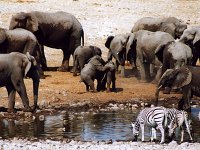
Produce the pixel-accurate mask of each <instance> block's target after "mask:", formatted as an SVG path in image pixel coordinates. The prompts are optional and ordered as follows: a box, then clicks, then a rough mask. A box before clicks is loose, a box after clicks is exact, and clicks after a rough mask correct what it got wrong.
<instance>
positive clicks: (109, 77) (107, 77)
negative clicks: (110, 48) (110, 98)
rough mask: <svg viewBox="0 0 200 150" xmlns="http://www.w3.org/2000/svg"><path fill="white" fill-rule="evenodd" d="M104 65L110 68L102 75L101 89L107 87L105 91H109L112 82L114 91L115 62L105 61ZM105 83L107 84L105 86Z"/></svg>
mask: <svg viewBox="0 0 200 150" xmlns="http://www.w3.org/2000/svg"><path fill="white" fill-rule="evenodd" d="M105 67H109V68H110V69H109V70H108V71H107V72H106V73H105V74H104V77H103V79H102V90H104V89H106V87H107V92H110V91H111V89H110V85H111V83H112V91H116V85H115V81H116V77H115V71H116V67H115V64H114V63H113V62H112V61H111V60H110V61H108V62H107V63H106V65H105ZM106 84H107V86H106Z"/></svg>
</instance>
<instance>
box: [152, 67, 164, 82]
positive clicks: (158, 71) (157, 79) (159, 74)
mask: <svg viewBox="0 0 200 150" xmlns="http://www.w3.org/2000/svg"><path fill="white" fill-rule="evenodd" d="M161 76H162V66H160V67H159V68H158V70H157V73H156V76H155V79H154V81H153V83H158V81H159V80H160V78H161Z"/></svg>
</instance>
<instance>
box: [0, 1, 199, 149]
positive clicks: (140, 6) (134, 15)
mask: <svg viewBox="0 0 200 150" xmlns="http://www.w3.org/2000/svg"><path fill="white" fill-rule="evenodd" d="M35 10H38V11H47V12H55V11H66V12H70V13H72V14H74V15H75V16H76V17H77V18H78V20H79V21H80V22H81V24H82V25H83V28H84V32H85V45H96V46H99V47H100V48H101V49H102V50H103V58H104V59H105V60H106V57H107V52H108V50H107V49H106V48H105V46H104V43H105V41H106V38H107V37H108V36H109V35H116V34H119V33H126V32H130V30H131V28H132V26H133V25H134V22H136V21H137V20H138V19H140V18H141V17H146V16H151V17H167V16H174V17H177V18H179V19H182V20H183V21H185V22H187V23H188V26H198V25H200V18H199V16H200V12H199V10H200V1H198V0H167V1H166V0H106V1H103V0H95V1H91V0H1V1H0V26H1V27H4V28H8V26H9V21H10V18H11V16H12V15H13V14H15V13H17V12H21V11H24V12H27V11H35ZM45 54H46V57H47V61H48V66H49V67H58V66H59V65H60V64H61V61H62V52H61V50H56V49H51V48H47V47H45ZM71 64H72V60H71ZM45 75H46V76H47V77H46V79H41V82H40V89H39V104H40V103H44V102H45V103H48V104H50V105H51V106H57V107H59V106H63V105H66V104H74V103H75V104H76V103H78V102H84V103H95V104H100V103H106V102H109V101H117V102H120V103H122V102H127V101H129V102H134V101H147V102H148V101H150V100H153V99H154V93H155V88H156V85H155V84H151V83H139V81H138V80H137V79H136V78H135V77H134V76H133V75H130V76H129V78H121V77H120V76H119V75H117V80H116V86H117V92H116V93H115V92H111V93H107V92H98V93H91V92H89V93H88V92H85V86H84V84H83V83H80V82H79V80H80V77H79V76H77V77H73V76H72V73H69V72H67V73H66V72H57V71H47V72H45ZM25 82H26V86H27V92H28V95H29V97H30V103H31V104H32V103H33V101H32V100H33V97H32V82H31V80H30V79H25ZM0 96H1V106H4V107H7V92H6V90H5V88H0ZM160 97H161V99H163V98H166V97H167V98H169V97H170V98H171V99H173V98H174V97H180V95H163V94H161V96H160ZM175 102H176V101H175ZM149 103H151V102H149ZM16 105H19V106H20V107H22V104H21V100H20V98H19V96H18V95H17V103H16ZM80 149H81V148H80ZM122 149H126V148H122ZM147 149H148V148H147ZM169 149H170V148H169ZM177 149H179V148H177ZM199 149H200V147H199Z"/></svg>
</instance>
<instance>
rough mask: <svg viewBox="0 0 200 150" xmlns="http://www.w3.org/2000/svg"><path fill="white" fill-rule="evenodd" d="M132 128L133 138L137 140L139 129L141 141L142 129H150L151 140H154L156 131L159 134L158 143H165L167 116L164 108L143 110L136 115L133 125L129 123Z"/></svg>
mask: <svg viewBox="0 0 200 150" xmlns="http://www.w3.org/2000/svg"><path fill="white" fill-rule="evenodd" d="M131 124H132V127H133V136H134V138H137V136H138V135H139V129H141V135H142V141H144V127H145V125H148V126H149V127H151V129H152V130H151V140H152V139H153V138H156V129H159V130H160V132H161V141H160V143H164V142H165V128H166V126H167V114H166V110H165V108H164V107H151V108H144V109H143V110H141V111H140V113H139V114H138V116H137V118H136V121H135V123H131Z"/></svg>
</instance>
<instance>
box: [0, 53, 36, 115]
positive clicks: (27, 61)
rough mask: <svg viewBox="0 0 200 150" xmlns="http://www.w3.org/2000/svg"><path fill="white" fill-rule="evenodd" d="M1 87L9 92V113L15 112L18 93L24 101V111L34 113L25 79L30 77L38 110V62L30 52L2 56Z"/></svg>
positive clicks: (0, 67)
mask: <svg viewBox="0 0 200 150" xmlns="http://www.w3.org/2000/svg"><path fill="white" fill-rule="evenodd" d="M0 70H1V71H0V86H1V87H3V86H5V87H6V89H7V91H8V99H9V102H8V112H14V106H15V94H16V91H17V93H18V94H19V96H20V97H21V99H22V102H23V105H24V111H32V109H31V108H30V106H29V99H28V96H27V93H26V87H25V84H24V80H23V78H24V77H25V76H28V77H30V78H32V80H33V94H34V109H33V110H35V109H36V108H37V101H38V87H39V81H40V80H39V74H38V69H37V65H36V60H35V58H34V57H33V56H31V55H30V54H29V53H28V52H27V54H26V55H25V54H22V53H18V52H12V53H9V54H0Z"/></svg>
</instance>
